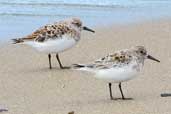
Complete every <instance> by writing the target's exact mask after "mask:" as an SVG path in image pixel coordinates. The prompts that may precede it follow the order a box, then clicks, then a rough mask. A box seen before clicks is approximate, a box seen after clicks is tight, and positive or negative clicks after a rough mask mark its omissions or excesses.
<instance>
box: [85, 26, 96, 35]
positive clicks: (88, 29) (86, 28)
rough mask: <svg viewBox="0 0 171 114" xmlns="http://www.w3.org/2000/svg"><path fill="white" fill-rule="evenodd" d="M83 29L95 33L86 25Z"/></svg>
mask: <svg viewBox="0 0 171 114" xmlns="http://www.w3.org/2000/svg"><path fill="white" fill-rule="evenodd" d="M83 30H87V31H90V32H93V33H95V31H94V30H92V29H90V28H88V27H85V26H84V27H83Z"/></svg>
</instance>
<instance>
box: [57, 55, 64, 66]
mask: <svg viewBox="0 0 171 114" xmlns="http://www.w3.org/2000/svg"><path fill="white" fill-rule="evenodd" d="M56 59H57V60H58V63H59V66H60V68H61V69H64V67H63V65H62V63H61V61H60V59H59V55H58V54H56Z"/></svg>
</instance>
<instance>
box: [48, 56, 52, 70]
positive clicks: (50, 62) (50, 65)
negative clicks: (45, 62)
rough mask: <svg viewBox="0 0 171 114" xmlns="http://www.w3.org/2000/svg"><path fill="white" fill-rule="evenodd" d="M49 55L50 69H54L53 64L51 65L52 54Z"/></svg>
mask: <svg viewBox="0 0 171 114" xmlns="http://www.w3.org/2000/svg"><path fill="white" fill-rule="evenodd" d="M48 57H49V69H52V65H51V54H48Z"/></svg>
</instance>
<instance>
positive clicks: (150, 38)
mask: <svg viewBox="0 0 171 114" xmlns="http://www.w3.org/2000/svg"><path fill="white" fill-rule="evenodd" d="M95 30H96V33H95V34H92V33H89V32H83V34H82V39H81V41H80V42H79V43H78V45H76V46H75V47H74V48H72V49H70V50H68V51H66V52H64V53H61V54H60V57H61V60H62V63H63V64H64V65H66V66H67V65H68V66H69V65H71V64H73V63H87V62H90V61H93V60H96V59H98V58H100V57H103V56H105V55H106V54H108V53H112V52H115V51H117V50H120V49H125V48H130V47H131V46H135V45H144V46H145V47H146V48H147V49H148V51H149V53H150V54H151V55H153V56H154V57H156V58H158V59H159V60H161V63H156V62H153V61H150V60H147V61H146V62H145V67H144V69H143V71H142V72H141V74H140V75H139V76H138V77H137V78H136V79H134V80H131V81H128V82H126V83H123V86H122V87H123V92H124V94H125V96H126V97H131V98H133V100H125V101H123V100H117V101H111V100H110V98H109V91H108V85H107V83H105V82H103V81H102V80H98V79H95V78H94V77H93V76H92V75H90V74H86V73H82V72H79V71H72V70H60V69H59V66H58V63H57V61H56V58H55V55H53V58H52V61H53V62H52V63H53V64H52V66H53V69H52V70H49V68H48V57H47V55H46V54H42V53H38V52H37V51H35V50H34V49H32V48H31V47H28V46H25V45H13V44H7V45H3V46H1V48H0V65H1V67H0V106H3V107H6V108H8V110H9V111H8V112H3V113H4V114H67V113H68V112H70V111H74V112H75V114H170V113H171V97H167V98H162V97H160V94H161V93H163V92H168V93H169V92H170V93H171V75H170V74H171V51H170V49H171V33H170V31H171V20H169V19H166V20H159V21H148V22H144V23H140V24H132V25H123V26H116V25H111V26H110V27H104V28H103V27H101V28H96V29H95ZM113 95H114V97H121V95H120V92H119V88H118V85H117V84H113Z"/></svg>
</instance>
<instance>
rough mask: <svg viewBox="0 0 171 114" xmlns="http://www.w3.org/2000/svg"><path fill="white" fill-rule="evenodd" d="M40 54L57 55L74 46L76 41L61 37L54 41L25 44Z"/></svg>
mask: <svg viewBox="0 0 171 114" xmlns="http://www.w3.org/2000/svg"><path fill="white" fill-rule="evenodd" d="M25 44H28V45H30V46H32V47H34V48H36V49H37V50H38V51H40V52H45V53H59V52H63V51H65V50H67V49H69V48H71V47H73V46H74V45H75V44H76V41H75V40H74V39H73V38H67V37H62V38H58V39H55V40H47V41H45V42H35V41H28V42H25Z"/></svg>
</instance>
